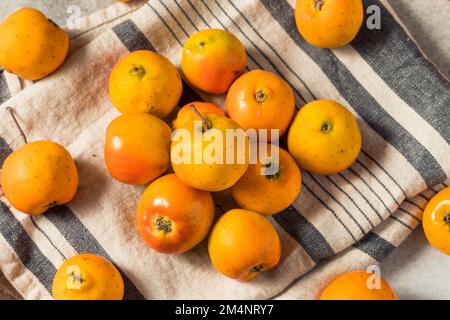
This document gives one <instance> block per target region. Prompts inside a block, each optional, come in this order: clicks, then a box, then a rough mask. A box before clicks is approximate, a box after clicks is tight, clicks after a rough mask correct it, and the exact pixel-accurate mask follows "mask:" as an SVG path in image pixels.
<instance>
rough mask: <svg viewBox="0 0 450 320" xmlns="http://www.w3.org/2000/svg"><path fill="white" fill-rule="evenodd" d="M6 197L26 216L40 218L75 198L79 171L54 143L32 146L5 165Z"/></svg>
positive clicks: (4, 184) (41, 142) (3, 173)
mask: <svg viewBox="0 0 450 320" xmlns="http://www.w3.org/2000/svg"><path fill="white" fill-rule="evenodd" d="M1 187H2V191H3V194H4V195H5V197H6V199H8V201H9V203H10V204H11V205H12V206H13V207H14V208H16V209H17V210H20V211H22V212H24V213H27V214H30V215H36V214H41V213H43V212H45V211H47V210H48V209H49V208H51V207H54V206H57V205H62V204H65V203H67V202H69V201H70V200H72V198H73V197H74V196H75V193H76V192H77V187H78V171H77V168H76V166H75V162H74V161H73V159H72V156H71V155H70V153H69V152H68V151H67V150H66V149H65V148H64V147H63V146H61V145H59V144H57V143H55V142H52V141H36V142H30V143H27V144H26V145H24V146H22V147H20V148H19V149H17V150H16V151H14V152H13V153H11V154H10V155H9V156H8V157H7V158H6V160H5V162H4V163H3V168H2V175H1Z"/></svg>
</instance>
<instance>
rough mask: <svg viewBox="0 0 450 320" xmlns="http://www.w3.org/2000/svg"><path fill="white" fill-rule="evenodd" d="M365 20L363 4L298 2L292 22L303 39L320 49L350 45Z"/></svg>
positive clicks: (316, 0)
mask: <svg viewBox="0 0 450 320" xmlns="http://www.w3.org/2000/svg"><path fill="white" fill-rule="evenodd" d="M363 19H364V8H363V3H362V0H339V1H334V0H297V5H296V7H295V22H296V23H297V29H298V31H299V32H300V34H301V35H302V36H303V38H304V39H305V40H306V41H307V42H309V43H310V44H312V45H314V46H317V47H320V48H336V47H340V46H344V45H346V44H348V43H350V42H351V41H352V40H353V39H354V38H355V37H356V35H357V34H358V31H359V29H360V28H361V25H362V23H363Z"/></svg>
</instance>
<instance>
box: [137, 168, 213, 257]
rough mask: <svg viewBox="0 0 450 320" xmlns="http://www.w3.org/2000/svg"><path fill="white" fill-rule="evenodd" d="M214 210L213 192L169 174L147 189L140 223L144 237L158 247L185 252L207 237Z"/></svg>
mask: <svg viewBox="0 0 450 320" xmlns="http://www.w3.org/2000/svg"><path fill="white" fill-rule="evenodd" d="M214 213H215V209H214V202H213V200H212V197H211V194H210V193H209V192H207V191H200V190H196V189H193V188H191V187H189V186H187V185H185V184H184V183H183V182H182V181H181V180H180V179H178V177H177V176H176V175H174V174H168V175H165V176H162V177H160V178H158V179H156V180H155V181H153V182H152V183H151V184H150V185H149V186H148V187H147V189H146V190H145V192H144V194H143V195H142V197H141V199H140V200H139V206H138V209H137V224H138V229H139V232H140V234H141V237H142V239H143V240H144V241H145V243H147V245H149V246H150V247H151V248H153V249H154V250H156V251H158V252H161V253H183V252H186V251H188V250H191V249H192V248H193V247H195V246H196V245H197V244H198V243H200V241H202V240H203V239H204V238H205V237H206V235H207V234H208V231H209V229H210V228H211V225H212V222H213V219H214Z"/></svg>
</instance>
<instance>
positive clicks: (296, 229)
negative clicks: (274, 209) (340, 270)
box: [273, 206, 335, 263]
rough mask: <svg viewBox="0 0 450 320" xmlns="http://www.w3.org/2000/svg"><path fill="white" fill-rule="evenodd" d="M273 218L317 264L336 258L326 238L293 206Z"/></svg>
mask: <svg viewBox="0 0 450 320" xmlns="http://www.w3.org/2000/svg"><path fill="white" fill-rule="evenodd" d="M273 218H274V219H275V221H276V222H277V223H278V224H279V225H280V226H282V227H283V229H284V230H285V231H286V232H287V233H289V234H290V236H291V237H292V238H294V239H295V240H297V242H298V243H299V244H300V245H301V246H302V247H303V249H304V250H305V251H306V253H307V254H308V255H309V256H310V257H311V259H312V260H313V261H314V262H315V263H318V262H319V261H320V260H323V259H326V258H330V257H332V256H334V254H335V252H334V251H333V248H332V247H331V245H330V244H329V243H328V241H327V240H326V239H325V237H324V236H323V235H322V234H321V233H320V231H319V230H317V229H316V227H314V225H313V224H312V223H311V222H309V221H308V220H307V219H306V218H305V217H303V215H302V214H301V213H299V212H298V211H297V209H296V208H294V207H293V206H290V207H289V208H287V209H285V210H283V211H282V212H280V213H278V214H276V215H274V216H273Z"/></svg>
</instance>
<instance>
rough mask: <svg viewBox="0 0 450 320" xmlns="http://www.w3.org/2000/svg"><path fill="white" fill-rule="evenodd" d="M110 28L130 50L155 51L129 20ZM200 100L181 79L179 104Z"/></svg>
mask: <svg viewBox="0 0 450 320" xmlns="http://www.w3.org/2000/svg"><path fill="white" fill-rule="evenodd" d="M112 30H113V31H114V33H115V34H116V36H117V37H118V38H119V40H120V41H121V42H122V44H123V45H124V46H125V47H126V48H127V49H128V51H130V52H133V51H136V50H150V51H155V47H154V46H153V45H152V44H151V42H150V41H149V40H148V39H147V37H146V36H145V35H144V34H143V33H142V31H141V30H139V28H138V26H137V25H136V24H135V23H134V22H133V21H131V20H125V21H124V22H121V23H119V24H118V25H117V26H115V27H113V28H112ZM201 100H202V98H201V97H200V96H199V95H198V93H197V92H196V91H195V90H193V89H192V88H191V87H190V86H188V85H187V84H186V82H185V81H183V94H182V95H181V98H180V101H179V105H181V106H183V105H186V104H188V103H189V102H193V101H201Z"/></svg>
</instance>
